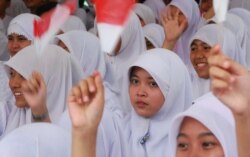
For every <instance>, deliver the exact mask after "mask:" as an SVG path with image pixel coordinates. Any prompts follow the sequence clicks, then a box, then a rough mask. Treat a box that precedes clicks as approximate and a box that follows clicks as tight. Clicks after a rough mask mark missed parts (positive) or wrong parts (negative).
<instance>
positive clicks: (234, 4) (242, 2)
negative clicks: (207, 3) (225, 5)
mask: <svg viewBox="0 0 250 157" xmlns="http://www.w3.org/2000/svg"><path fill="white" fill-rule="evenodd" d="M229 8H245V9H247V10H250V1H249V0H230V1H229Z"/></svg>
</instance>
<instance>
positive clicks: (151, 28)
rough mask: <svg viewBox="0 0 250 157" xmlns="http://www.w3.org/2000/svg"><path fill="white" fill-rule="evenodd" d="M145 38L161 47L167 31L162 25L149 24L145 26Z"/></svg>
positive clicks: (155, 45)
mask: <svg viewBox="0 0 250 157" xmlns="http://www.w3.org/2000/svg"><path fill="white" fill-rule="evenodd" d="M142 29H143V33H144V36H145V38H147V39H148V40H149V41H150V42H151V43H152V44H153V45H154V47H155V48H161V47H162V45H163V42H164V39H165V32H164V29H163V27H162V26H161V25H158V24H154V23H151V24H147V25H145V26H144V27H143V28H142Z"/></svg>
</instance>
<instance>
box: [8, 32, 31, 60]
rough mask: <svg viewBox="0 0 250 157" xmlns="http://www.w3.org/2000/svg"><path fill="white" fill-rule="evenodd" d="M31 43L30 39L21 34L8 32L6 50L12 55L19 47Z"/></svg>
mask: <svg viewBox="0 0 250 157" xmlns="http://www.w3.org/2000/svg"><path fill="white" fill-rule="evenodd" d="M29 45H31V41H30V40H28V39H27V38H26V37H25V36H23V35H18V34H14V33H13V34H10V35H8V44H7V46H8V50H9V53H10V56H14V55H15V54H16V53H17V52H18V51H20V50H21V49H23V48H25V47H27V46H29Z"/></svg>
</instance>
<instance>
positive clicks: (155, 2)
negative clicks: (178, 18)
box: [143, 0, 166, 21]
mask: <svg viewBox="0 0 250 157" xmlns="http://www.w3.org/2000/svg"><path fill="white" fill-rule="evenodd" d="M143 4H145V5H147V6H148V7H149V8H151V9H152V11H153V12H154V14H155V17H156V19H157V20H158V21H160V16H161V12H162V11H163V10H164V8H165V7H166V5H165V4H164V2H163V1H162V0H146V1H145V2H144V3H143Z"/></svg>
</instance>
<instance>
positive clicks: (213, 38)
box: [189, 24, 244, 98]
mask: <svg viewBox="0 0 250 157" xmlns="http://www.w3.org/2000/svg"><path fill="white" fill-rule="evenodd" d="M216 44H219V45H220V46H221V47H222V49H223V52H224V53H225V55H227V56H228V57H230V58H231V59H233V60H235V61H237V62H240V61H242V58H240V53H239V52H240V51H241V49H240V48H239V46H238V45H237V42H236V38H235V36H234V34H233V33H232V32H231V31H230V30H228V29H227V28H225V27H224V28H223V29H221V27H220V26H219V25H217V24H209V25H206V26H203V27H202V28H200V29H199V30H198V31H197V32H196V33H195V35H194V36H193V37H192V38H191V40H190V42H189V47H190V60H191V63H192V65H193V69H194V70H195V71H196V72H193V73H192V75H191V76H192V78H191V79H192V84H193V96H194V98H198V97H200V96H202V95H203V94H205V93H208V92H209V91H210V77H209V65H208V58H209V56H210V49H211V48H212V47H213V46H215V45H216ZM243 64H244V63H243Z"/></svg>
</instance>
